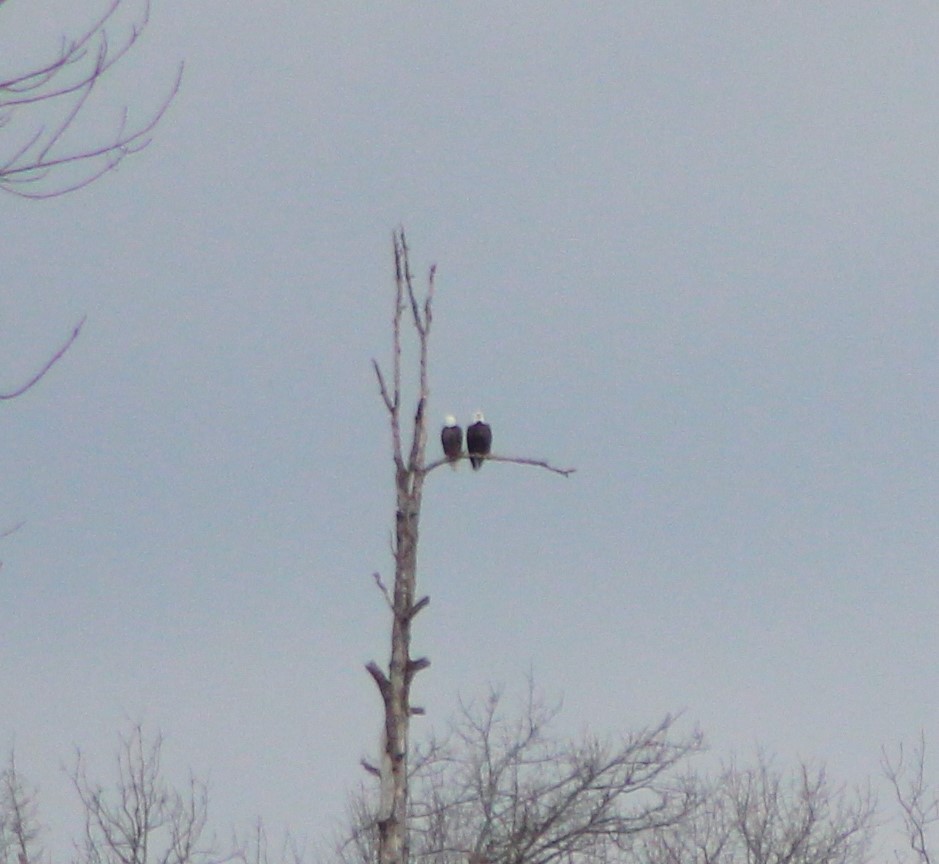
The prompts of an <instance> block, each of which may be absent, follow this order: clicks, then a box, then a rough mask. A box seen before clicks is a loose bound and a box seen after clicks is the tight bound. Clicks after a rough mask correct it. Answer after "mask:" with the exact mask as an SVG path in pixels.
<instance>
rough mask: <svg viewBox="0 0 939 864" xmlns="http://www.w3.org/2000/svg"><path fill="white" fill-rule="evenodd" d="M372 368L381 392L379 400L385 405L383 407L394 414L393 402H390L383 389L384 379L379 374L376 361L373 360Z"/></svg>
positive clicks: (386, 390) (384, 388) (385, 390)
mask: <svg viewBox="0 0 939 864" xmlns="http://www.w3.org/2000/svg"><path fill="white" fill-rule="evenodd" d="M372 366H374V367H375V374H376V375H377V376H378V387H379V389H380V390H381V398H382V401H384V403H385V407H386V408H387V409H388V410H389V411H391V412H392V413H394V410H395V406H394V402H392V401H391V397H390V396H389V395H388V389H387V388H386V387H385V378H384V376H383V375H382V374H381V367H380V366H379V365H378V361H377V360H375V359H373V360H372Z"/></svg>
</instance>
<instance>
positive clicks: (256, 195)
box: [0, 0, 939, 860]
mask: <svg viewBox="0 0 939 864" xmlns="http://www.w3.org/2000/svg"><path fill="white" fill-rule="evenodd" d="M87 5H88V7H89V9H90V8H92V7H94V6H95V4H93V3H90V2H89V3H88V4H87ZM300 5H303V6H304V8H303V10H302V11H297V9H298V8H299V6H298V4H288V3H275V4H266V5H258V4H232V3H228V2H221V0H204V2H201V3H198V4H190V3H172V2H168V0H155V2H154V8H153V14H152V24H151V27H150V29H149V30H148V32H147V35H146V38H145V40H144V42H143V43H142V44H141V45H140V46H139V49H138V50H135V52H134V54H133V55H131V56H129V57H128V58H127V62H126V64H125V65H124V67H123V69H119V70H116V71H117V72H118V75H117V78H118V79H119V80H116V81H115V84H116V85H117V86H115V87H113V88H112V89H111V90H110V91H109V92H108V94H107V97H108V98H107V99H105V100H104V102H103V103H102V104H100V105H98V106H97V108H96V111H97V113H93V114H91V115H89V123H90V127H91V130H92V131H93V130H94V129H95V128H97V129H100V130H107V129H110V128H113V126H112V125H110V124H112V123H113V120H114V114H113V111H114V110H115V109H117V108H118V107H119V106H120V105H121V104H122V103H123V102H127V103H129V104H131V106H132V110H133V111H137V112H139V115H138V116H144V115H146V113H147V112H148V111H149V110H150V109H151V107H152V106H153V105H155V104H157V103H158V102H159V100H160V98H161V97H162V94H163V93H165V90H166V88H167V87H168V86H169V85H170V84H171V82H172V78H173V74H174V67H175V64H176V63H177V62H178V61H179V60H180V59H184V60H185V62H186V75H185V80H184V83H183V88H182V91H181V93H180V95H179V97H178V99H177V101H176V103H175V104H174V105H173V107H172V108H171V110H170V112H169V114H168V115H167V116H166V118H165V120H164V122H163V124H162V126H161V127H160V129H159V131H158V133H157V136H156V140H155V142H154V143H153V145H152V146H151V147H150V149H148V150H147V151H146V152H145V153H143V154H141V155H139V156H137V157H135V158H133V159H131V160H128V161H127V162H125V163H124V165H123V166H122V167H121V168H120V170H119V171H117V172H115V173H114V174H112V175H109V176H108V177H106V178H104V179H103V180H101V181H100V182H98V183H96V184H95V185H93V186H92V187H90V188H88V189H86V190H84V191H82V192H79V193H76V194H74V195H71V196H68V197H65V198H61V199H56V200H52V201H46V202H39V203H36V202H29V201H21V200H18V199H14V198H11V197H5V198H2V199H0V211H2V216H3V225H4V230H3V235H2V238H0V261H2V274H3V294H2V298H0V368H2V370H3V371H2V380H3V382H5V385H7V386H9V385H12V384H14V383H16V382H18V381H21V380H22V379H24V378H25V377H26V376H28V374H29V373H30V372H31V371H33V370H34V369H35V368H37V366H38V365H39V364H41V362H42V361H43V359H44V358H45V357H46V356H47V355H48V353H49V352H50V350H52V349H53V348H54V347H56V346H57V344H58V343H59V342H60V341H61V340H62V339H63V338H64V337H65V336H66V335H67V334H68V332H69V331H70V329H71V327H72V326H73V325H74V323H75V322H76V321H77V320H78V319H79V318H80V317H81V316H82V315H85V314H87V315H88V322H87V324H86V327H85V330H84V332H83V334H82V336H81V339H80V340H79V341H78V342H77V343H76V345H75V346H74V348H73V349H72V351H71V352H70V353H69V354H68V355H67V357H66V358H65V359H64V360H63V362H62V363H60V364H59V365H58V366H57V367H56V368H55V370H54V371H53V372H52V373H51V374H50V375H49V376H48V377H47V378H46V379H45V380H44V381H43V382H42V384H41V385H40V386H38V387H37V388H35V389H34V390H33V391H31V392H30V393H29V394H28V395H27V396H25V397H23V398H21V399H18V400H16V401H13V402H6V403H4V404H3V406H2V410H3V417H4V424H3V428H4V435H5V440H6V446H5V447H4V448H3V451H2V456H0V464H2V476H3V477H4V483H3V484H2V486H0V514H2V521H3V523H4V524H7V525H13V524H15V523H17V522H19V521H20V520H26V524H25V526H24V527H23V528H22V529H20V530H19V531H18V532H17V533H15V534H14V535H12V536H10V537H8V538H6V539H5V540H3V542H2V547H0V558H2V561H3V566H2V569H0V609H2V610H3V620H4V626H3V634H2V637H0V702H2V706H3V709H2V718H0V745H2V747H3V748H8V747H10V746H11V745H13V744H14V743H15V746H16V749H17V753H18V758H19V764H20V767H21V769H22V770H23V772H24V773H25V774H26V775H27V776H28V777H30V778H31V779H33V780H34V781H35V782H38V783H39V785H40V786H41V788H42V793H43V799H44V818H45V821H46V822H47V823H49V824H50V826H51V828H52V830H53V832H54V839H53V838H50V845H51V846H53V848H60V846H64V843H65V842H66V841H65V835H67V834H68V833H69V832H71V831H73V830H74V826H73V820H72V819H71V817H69V816H67V815H66V814H65V810H64V808H65V804H64V803H63V802H65V801H68V800H69V798H68V795H69V792H68V788H67V782H66V780H65V778H64V776H63V774H62V773H61V770H60V765H61V764H62V763H63V762H66V763H67V762H68V761H69V760H70V754H71V752H72V748H73V746H74V745H76V744H79V745H81V746H82V747H83V748H86V749H87V750H88V751H89V753H90V755H91V757H92V762H93V764H95V765H98V766H100V773H101V774H102V775H107V774H108V772H109V768H110V764H111V758H112V754H113V752H114V749H115V738H116V734H117V732H118V731H119V730H121V729H125V728H126V727H127V723H128V721H130V720H136V719H142V720H143V721H144V722H145V723H146V724H147V726H148V727H150V728H153V729H155V728H161V729H162V730H163V732H164V734H165V736H166V742H167V743H166V747H167V764H168V767H169V769H170V771H171V772H172V771H176V772H177V776H180V772H181V771H182V770H183V769H184V767H185V766H188V765H191V766H192V767H193V768H194V769H195V770H196V771H197V772H200V773H205V774H208V775H209V777H210V781H211V798H212V809H213V815H214V822H215V824H216V825H217V827H218V828H219V830H220V832H221V833H222V835H226V834H227V830H228V826H230V825H232V824H238V825H242V826H243V825H245V824H247V823H248V822H250V820H251V819H252V818H253V817H254V816H255V815H257V814H261V815H263V816H264V817H265V818H266V819H267V820H268V822H269V824H270V826H271V827H272V829H274V830H276V829H278V828H280V827H282V826H283V825H285V824H287V825H290V826H291V827H292V828H293V829H294V830H295V831H296V833H298V834H299V835H301V836H305V837H307V838H309V839H310V840H311V841H315V840H317V839H319V838H320V837H321V836H322V835H323V833H324V832H327V831H328V830H330V828H331V827H332V826H333V825H334V824H335V823H336V822H337V821H338V820H339V819H340V818H341V816H342V813H343V807H344V796H345V793H346V792H347V791H350V790H352V789H353V788H354V787H355V786H356V784H358V783H359V782H360V781H361V780H363V779H364V774H363V772H362V770H361V768H360V767H359V766H358V760H359V758H360V757H361V756H364V755H371V754H372V753H373V752H374V749H375V746H376V741H377V729H378V723H379V703H378V698H377V695H376V693H375V688H374V686H373V684H372V682H371V681H370V680H369V678H368V676H367V675H366V673H365V672H364V670H363V664H364V663H365V662H366V661H368V660H369V659H372V658H376V659H378V660H380V661H382V662H383V661H384V660H385V659H386V658H385V655H386V653H387V648H386V638H387V637H386V631H387V620H386V616H385V614H384V608H383V604H382V600H381V597H380V595H379V594H378V592H377V591H376V590H375V588H374V586H373V584H372V582H371V576H370V574H371V573H372V572H373V571H375V570H381V572H382V573H384V574H386V576H387V575H388V573H389V565H390V556H389V552H388V536H389V530H390V527H391V515H392V513H391V503H392V486H391V483H392V474H391V463H390V456H389V447H388V440H387V432H386V428H385V425H384V423H385V417H384V414H383V407H382V405H381V402H380V399H379V397H378V394H377V391H376V387H375V382H374V377H373V373H372V370H371V368H370V359H371V358H372V357H378V358H380V359H384V358H386V357H387V355H388V351H389V332H388V331H389V328H388V322H389V316H390V307H391V293H390V292H391V242H390V237H391V231H392V229H393V228H394V227H395V226H396V225H398V224H399V223H403V224H404V225H405V226H406V228H407V231H408V236H409V240H410V243H411V247H412V250H413V258H412V263H413V264H414V266H415V268H416V269H417V270H418V271H419V272H421V273H423V272H425V271H426V267H427V266H428V265H429V264H430V263H431V262H436V263H437V265H438V283H437V291H438V294H437V301H436V307H435V311H436V320H435V325H434V332H433V336H432V340H433V344H432V353H433V356H432V372H431V376H432V382H431V386H432V416H433V417H434V418H435V422H436V419H437V418H438V417H439V418H440V419H442V417H443V415H444V414H447V413H451V412H452V413H455V414H457V415H458V416H459V417H460V418H461V419H462V420H464V421H465V420H466V418H468V417H469V415H470V413H471V412H472V411H473V410H475V409H477V408H482V409H483V410H485V412H486V415H487V418H488V419H489V420H490V421H491V423H492V426H493V430H494V436H495V447H496V449H497V450H498V451H499V452H502V453H508V454H515V455H528V456H535V457H547V458H550V459H551V460H552V461H554V462H556V463H558V464H561V465H576V466H577V468H578V473H577V474H576V475H574V476H573V477H572V478H570V479H569V480H564V479H563V478H559V477H556V476H554V475H551V474H548V473H546V472H543V471H537V470H533V469H528V468H521V467H515V466H507V465H497V464H491V465H487V466H485V468H484V470H482V471H480V472H479V473H478V474H476V475H471V474H470V472H468V471H466V470H462V471H460V472H458V473H456V474H453V473H451V472H450V471H441V472H436V473H435V474H433V475H432V476H431V480H430V481H429V486H428V489H427V494H426V498H425V506H424V514H423V523H422V529H423V535H422V546H421V570H420V581H421V587H422V589H423V591H425V592H427V593H429V594H430V596H431V600H432V602H431V606H430V608H429V609H428V611H427V612H425V613H424V615H422V616H421V618H420V619H418V622H417V626H416V644H415V650H416V652H417V653H425V654H427V655H428V656H429V657H430V658H431V660H432V662H433V665H432V667H431V669H430V670H429V671H427V672H425V673H423V674H422V676H421V677H420V678H419V679H418V683H417V687H416V689H417V692H416V699H417V701H418V702H420V703H421V704H423V705H425V707H426V708H427V711H428V718H427V719H425V720H420V721H417V724H416V727H417V728H416V731H417V732H418V734H419V730H420V729H423V728H427V726H428V725H429V724H431V723H434V722H441V723H442V722H443V721H444V720H445V719H446V718H447V717H448V716H450V715H451V714H452V712H453V710H454V708H455V706H456V702H457V697H458V695H459V694H462V695H463V696H464V697H468V698H469V697H473V696H475V695H479V694H481V693H482V691H483V690H484V688H485V686H486V684H487V682H490V681H496V682H504V683H505V684H506V685H507V686H508V688H509V690H510V691H517V690H519V689H521V688H523V686H524V676H525V674H526V673H527V672H528V670H529V669H532V670H533V671H534V674H535V677H536V679H537V681H538V683H539V684H540V685H541V687H542V688H543V689H544V690H545V691H546V692H547V694H548V695H549V697H552V698H553V697H560V696H563V698H564V705H565V709H564V711H565V713H564V718H565V723H568V724H570V728H573V729H577V728H581V727H582V726H584V725H586V724H589V725H590V726H591V727H593V728H595V729H596V730H598V731H601V732H603V731H615V730H617V729H629V728H634V727H637V726H640V725H643V724H646V723H650V722H655V721H657V720H658V719H659V718H660V717H661V716H662V715H663V714H664V713H666V712H669V711H676V710H684V711H685V712H686V713H685V716H686V717H687V718H688V721H689V723H691V722H696V723H699V724H700V725H701V727H702V728H703V730H704V732H705V733H706V735H707V736H708V739H709V740H710V742H711V744H712V746H713V748H714V751H715V752H716V753H717V754H718V755H726V754H729V753H730V752H732V751H738V752H742V753H744V754H746V753H749V752H752V748H753V747H754V746H755V745H756V744H757V743H760V744H762V745H763V746H765V747H766V748H767V749H769V750H771V751H775V752H777V753H779V754H780V757H781V759H783V760H790V759H793V758H795V757H797V756H801V757H805V758H818V759H825V760H827V761H828V762H829V764H830V766H831V770H832V773H833V774H834V775H835V776H836V777H837V778H839V779H843V780H845V781H847V782H849V783H850V782H855V781H860V780H863V779H864V778H866V777H867V776H868V775H869V774H871V773H873V772H875V771H876V769H877V762H878V757H879V748H880V747H881V745H882V744H884V743H891V742H895V741H896V740H898V739H900V738H904V739H907V740H909V739H911V738H912V737H913V736H914V735H916V734H917V733H918V732H919V730H920V729H921V728H925V729H926V731H927V734H930V735H932V734H934V730H935V728H936V723H935V721H936V718H937V710H939V687H937V684H939V674H937V659H936V658H937V656H939V637H937V635H936V634H937V629H936V621H937V618H939V601H937V596H939V595H937V591H936V567H937V563H936V562H937V560H939V524H937V521H939V520H937V503H939V501H937V483H939V462H937V447H936V428H937V419H939V417H937V414H939V408H937V404H939V403H937V399H936V398H935V389H936V379H937V371H939V356H937V354H939V347H937V345H939V340H937V332H936V331H937V325H939V292H937V289H936V277H937V270H939V244H937V236H939V176H937V172H939V53H937V52H936V45H937V44H939V9H937V8H936V6H935V5H934V4H927V3H917V2H913V3H904V4H899V3H896V4H867V5H864V4H861V5H859V4H855V3H850V4H849V3H826V4H818V3H808V2H799V3H789V4H752V3H744V2H728V3H651V2H649V3H631V4H622V3H603V2H597V3H592V4H589V5H583V6H575V5H574V4H566V3H565V4H562V3H544V2H538V3H534V2H517V3H513V4H505V3H504V2H501V3H490V2H479V3H472V4H470V3H459V4H457V3H454V4H442V3H390V4H381V6H380V7H379V6H378V5H377V4H366V3H335V2H334V3H318V4H309V6H310V8H306V6H307V4H300ZM26 7H30V8H42V9H44V10H49V11H47V12H46V11H44V12H43V14H41V15H40V14H38V13H37V17H36V18H28V16H27V15H26V14H25V11H24V10H25V9H26ZM59 14H60V10H58V11H57V4H55V3H51V2H42V3H40V2H39V0H34V2H33V3H26V2H24V0H19V2H17V0H11V2H8V3H6V4H4V5H3V9H2V13H0V28H2V29H0V32H2V34H3V42H4V50H6V48H7V46H8V45H9V44H10V43H11V42H12V43H15V44H16V45H17V51H18V52H20V51H22V55H23V56H28V54H29V52H27V51H25V50H23V46H24V45H30V46H32V45H35V46H36V51H35V55H34V56H35V58H38V59H45V58H46V57H48V53H46V52H50V51H54V50H55V48H56V46H57V44H58V40H59V38H60V37H61V35H62V31H63V24H62V22H63V21H65V20H66V19H63V18H60V17H58V16H59ZM78 17H80V16H78ZM78 17H76V21H77V20H78ZM27 19H28V20H27ZM76 26H77V24H76ZM23 34H29V35H28V39H27V37H26V36H24V35H23ZM43 46H44V47H43ZM16 56H20V55H19V54H17V55H16ZM4 71H7V70H6V68H4ZM95 124H97V125H95ZM3 140H4V139H0V141H3ZM435 448H436V443H435V442H434V443H432V445H431V452H432V453H436V449H435ZM70 820H71V821H70ZM60 860H61V856H60Z"/></svg>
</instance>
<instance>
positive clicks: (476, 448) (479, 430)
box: [466, 411, 492, 471]
mask: <svg viewBox="0 0 939 864" xmlns="http://www.w3.org/2000/svg"><path fill="white" fill-rule="evenodd" d="M491 448H492V429H490V428H489V424H488V423H487V422H486V418H485V417H483V412H482V411H477V412H476V413H475V414H474V415H473V422H472V423H470V425H469V426H467V427H466V452H467V453H469V457H470V462H471V463H472V465H473V470H474V471H478V470H479V469H480V468H482V465H483V462H485V461H486V460H485V459H480V458H479V457H480V456H488V455H489V451H490V449H491Z"/></svg>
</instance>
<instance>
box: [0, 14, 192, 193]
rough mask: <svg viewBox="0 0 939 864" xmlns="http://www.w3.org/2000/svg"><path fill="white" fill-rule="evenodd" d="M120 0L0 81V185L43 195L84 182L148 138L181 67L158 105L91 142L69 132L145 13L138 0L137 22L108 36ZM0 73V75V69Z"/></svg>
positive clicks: (125, 115) (134, 37)
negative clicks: (0, 138) (76, 139)
mask: <svg viewBox="0 0 939 864" xmlns="http://www.w3.org/2000/svg"><path fill="white" fill-rule="evenodd" d="M126 5H127V4H126V2H125V0H111V2H110V5H109V6H108V7H107V8H106V9H105V11H104V12H103V13H102V14H101V15H100V16H99V17H98V18H96V19H94V20H93V21H92V22H91V24H90V25H89V26H87V27H86V29H85V30H83V31H82V32H81V33H79V34H78V35H77V36H74V37H71V38H68V37H66V38H63V40H62V43H61V45H60V48H59V50H58V52H57V53H56V54H55V55H54V56H52V57H50V58H47V59H44V60H39V61H37V62H36V63H35V64H34V65H33V66H32V68H30V69H27V70H25V71H18V72H13V73H11V74H9V76H8V77H4V78H2V79H0V132H2V133H3V136H4V146H3V147H0V189H2V190H3V191H6V192H10V193H12V194H14V195H20V196H22V197H25V198H50V197H53V196H55V195H61V194H63V193H65V192H70V191H73V190H75V189H80V188H82V187H83V186H87V185H88V184H89V183H91V182H92V181H94V180H95V179H97V178H98V177H100V176H101V175H102V174H105V173H107V172H108V171H110V170H111V169H112V168H114V167H116V166H117V165H118V164H119V163H120V162H121V161H122V160H123V159H124V158H125V157H126V156H129V155H130V154H132V153H137V152H139V151H140V150H142V149H143V148H144V147H146V146H147V144H149V143H150V136H151V133H152V132H153V130H154V128H155V127H156V125H157V123H159V121H160V119H161V118H162V117H163V115H164V113H165V112H166V109H167V108H168V107H169V105H170V103H171V102H172V101H173V98H174V97H175V95H176V93H177V91H178V90H179V85H180V82H181V80H182V71H183V70H182V65H180V66H179V68H178V70H177V72H176V77H175V80H174V81H173V82H172V84H171V85H170V87H169V91H168V93H167V94H166V95H165V96H164V98H163V99H162V101H161V102H160V103H159V105H158V106H157V108H156V109H155V110H154V111H152V112H151V113H150V114H149V115H148V116H146V117H145V118H144V119H142V120H140V121H138V122H131V120H130V113H129V111H128V109H127V108H125V109H124V110H123V111H122V112H121V115H120V117H119V119H117V120H116V122H115V123H114V124H113V127H112V128H111V129H110V130H109V131H108V132H107V133H106V134H105V135H104V137H103V138H102V139H100V140H99V141H97V142H95V143H92V144H91V145H87V144H81V143H73V141H74V136H73V135H70V132H72V130H73V127H74V126H75V121H76V119H77V118H78V117H79V115H81V114H83V113H84V112H85V111H86V110H87V106H88V101H89V98H90V97H91V95H92V93H94V92H95V90H96V89H97V88H99V86H100V85H101V84H102V82H103V81H105V80H106V79H107V78H108V77H109V73H110V72H111V70H112V69H113V68H114V66H115V65H116V64H117V62H118V61H119V60H121V58H123V57H125V56H126V55H127V53H128V51H130V49H131V48H132V47H133V46H134V45H135V44H136V43H137V41H138V39H139V38H140V36H141V34H142V32H143V31H144V29H145V27H146V25H147V22H148V20H149V14H150V3H149V0H143V10H142V13H141V14H140V16H139V18H138V21H137V22H136V23H134V24H131V25H130V27H129V29H128V31H127V32H126V33H124V34H123V35H121V34H115V32H114V31H115V30H116V29H118V27H117V24H118V18H119V15H118V13H119V12H120V11H121V10H122V9H123V8H124V7H125V6H126ZM0 74H2V73H0Z"/></svg>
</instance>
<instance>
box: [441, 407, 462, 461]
mask: <svg viewBox="0 0 939 864" xmlns="http://www.w3.org/2000/svg"><path fill="white" fill-rule="evenodd" d="M443 423H444V426H443V429H441V430H440V443H441V444H442V445H443V453H444V456H446V457H447V459H449V460H450V466H451V467H452V468H453V470H454V471H456V469H457V465H458V464H459V462H460V457H461V456H462V455H463V430H462V429H461V428H460V427H459V426H457V425H456V417H454V416H453V415H452V414H447V416H446V417H445V418H444V420H443Z"/></svg>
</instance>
